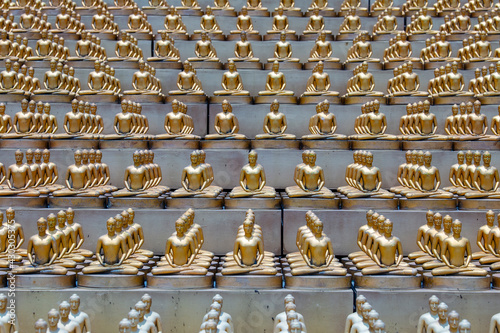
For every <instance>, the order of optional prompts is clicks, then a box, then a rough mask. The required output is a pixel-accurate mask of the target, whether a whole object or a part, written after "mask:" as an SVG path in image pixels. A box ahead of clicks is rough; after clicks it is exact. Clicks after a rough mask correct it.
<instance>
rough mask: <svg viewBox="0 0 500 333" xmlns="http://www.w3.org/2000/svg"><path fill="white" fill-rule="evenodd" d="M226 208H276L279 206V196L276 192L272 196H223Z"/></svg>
mask: <svg viewBox="0 0 500 333" xmlns="http://www.w3.org/2000/svg"><path fill="white" fill-rule="evenodd" d="M224 207H225V208H226V209H278V208H281V197H280V195H279V194H278V193H276V196H275V197H274V198H252V197H247V198H231V197H229V194H227V195H226V197H225V198H224Z"/></svg>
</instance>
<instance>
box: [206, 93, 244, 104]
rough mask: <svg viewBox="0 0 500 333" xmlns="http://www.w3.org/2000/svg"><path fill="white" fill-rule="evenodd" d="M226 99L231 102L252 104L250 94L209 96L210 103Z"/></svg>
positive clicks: (219, 102) (218, 102) (217, 102)
mask: <svg viewBox="0 0 500 333" xmlns="http://www.w3.org/2000/svg"><path fill="white" fill-rule="evenodd" d="M224 100H227V101H228V102H229V103H231V104H252V100H253V98H252V96H234V95H220V96H213V97H210V103H211V104H221V103H222V102H223V101H224Z"/></svg>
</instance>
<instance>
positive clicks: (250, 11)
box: [238, 8, 271, 17]
mask: <svg viewBox="0 0 500 333" xmlns="http://www.w3.org/2000/svg"><path fill="white" fill-rule="evenodd" d="M239 14H240V13H238V15H239ZM248 15H250V16H251V17H254V16H264V17H269V16H270V15H271V14H270V13H269V12H268V11H267V9H266V10H261V9H252V8H248Z"/></svg>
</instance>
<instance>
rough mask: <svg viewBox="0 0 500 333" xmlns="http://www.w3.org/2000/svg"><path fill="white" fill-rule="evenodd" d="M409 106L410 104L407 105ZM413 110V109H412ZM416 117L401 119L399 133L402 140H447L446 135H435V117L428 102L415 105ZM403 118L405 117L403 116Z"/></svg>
mask: <svg viewBox="0 0 500 333" xmlns="http://www.w3.org/2000/svg"><path fill="white" fill-rule="evenodd" d="M408 105H410V106H411V104H408ZM412 108H413V107H412ZM417 112H418V113H417V115H416V117H415V118H413V117H412V118H410V119H409V118H408V115H407V116H406V117H407V118H406V119H401V121H400V131H401V133H402V134H403V137H402V138H403V139H404V140H428V139H430V140H449V139H450V138H449V136H448V135H440V134H436V130H437V126H438V125H437V120H436V115H435V114H433V113H431V112H430V102H429V101H427V100H426V101H424V102H423V103H422V102H418V104H417ZM403 117H405V116H403Z"/></svg>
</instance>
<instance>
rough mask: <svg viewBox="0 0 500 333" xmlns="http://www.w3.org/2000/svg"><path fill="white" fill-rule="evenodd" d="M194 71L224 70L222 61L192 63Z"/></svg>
mask: <svg viewBox="0 0 500 333" xmlns="http://www.w3.org/2000/svg"><path fill="white" fill-rule="evenodd" d="M191 65H192V66H193V68H194V69H222V68H223V66H222V63H221V62H220V61H191Z"/></svg>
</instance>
